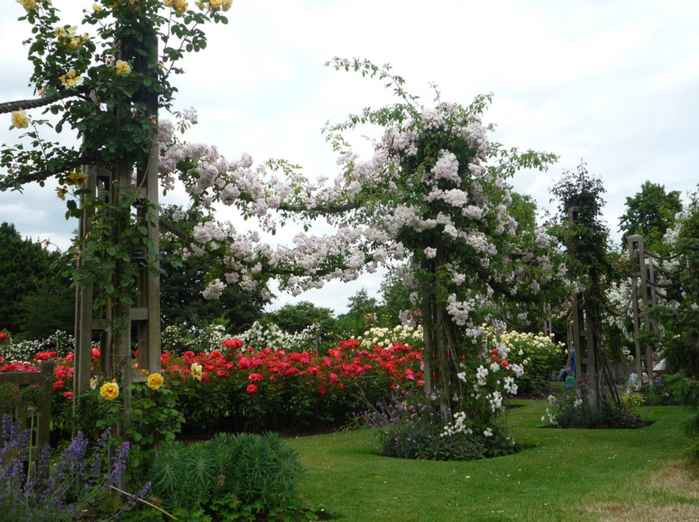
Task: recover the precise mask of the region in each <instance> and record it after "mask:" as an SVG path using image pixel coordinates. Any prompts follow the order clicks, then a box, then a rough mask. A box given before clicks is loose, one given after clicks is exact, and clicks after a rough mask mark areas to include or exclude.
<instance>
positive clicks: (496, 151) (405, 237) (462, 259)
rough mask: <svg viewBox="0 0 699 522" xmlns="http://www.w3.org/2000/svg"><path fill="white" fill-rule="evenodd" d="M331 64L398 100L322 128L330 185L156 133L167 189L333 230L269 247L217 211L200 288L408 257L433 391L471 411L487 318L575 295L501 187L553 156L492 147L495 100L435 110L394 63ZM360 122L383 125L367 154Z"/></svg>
mask: <svg viewBox="0 0 699 522" xmlns="http://www.w3.org/2000/svg"><path fill="white" fill-rule="evenodd" d="M333 64H334V66H335V67H336V68H344V69H354V70H358V71H362V72H363V73H365V74H369V75H370V76H378V77H379V78H380V79H382V80H385V79H388V80H389V81H390V83H389V85H392V86H393V87H394V88H395V91H396V94H397V95H398V96H399V97H400V98H401V102H400V103H398V104H396V105H394V106H392V107H388V108H385V109H379V110H376V111H372V110H369V109H367V110H366V111H364V112H363V113H362V114H361V115H354V116H350V118H349V120H348V121H347V122H345V123H341V124H338V125H335V126H329V127H327V128H326V132H327V135H328V139H329V141H331V143H332V144H333V147H334V148H335V150H336V151H337V152H338V153H339V160H338V164H339V165H340V167H341V173H340V174H339V175H338V176H337V177H336V178H335V179H334V181H333V182H332V183H327V181H326V180H319V181H317V182H311V181H310V180H309V179H308V178H306V177H304V176H303V175H302V174H301V172H300V169H299V168H298V167H296V166H294V165H290V164H288V163H286V162H282V161H271V162H268V163H267V164H260V165H257V166H254V164H253V161H252V159H251V158H250V157H249V156H247V155H243V157H242V158H241V159H240V160H238V161H232V162H228V161H226V160H225V159H223V158H222V157H221V156H220V154H219V153H218V151H217V150H216V149H215V148H213V147H207V146H204V145H196V144H188V143H185V142H181V141H179V140H178V139H176V138H175V134H174V132H173V130H174V127H173V126H172V125H171V124H164V125H163V128H161V133H160V136H161V138H163V139H164V140H165V137H166V136H167V137H168V138H171V139H170V140H169V141H167V143H164V144H163V145H164V146H163V147H162V149H161V150H162V154H163V156H162V158H161V163H160V168H161V176H162V179H163V180H164V184H165V185H166V186H169V187H172V186H174V183H175V180H180V181H181V182H182V183H183V184H184V186H185V187H186V189H187V191H188V192H189V193H190V195H191V197H192V201H193V202H194V204H195V205H198V206H199V207H201V208H202V209H209V210H210V209H211V208H212V205H213V204H214V203H222V204H223V205H227V206H235V207H237V208H238V209H239V210H240V212H241V213H242V215H243V216H244V217H246V218H257V219H258V220H259V223H260V226H261V228H262V229H263V230H264V231H267V232H272V233H274V232H276V230H278V228H279V227H281V226H283V225H284V224H285V223H287V222H289V221H296V222H298V223H301V224H303V225H304V227H305V229H306V230H308V228H309V227H310V226H312V223H313V220H314V219H316V218H319V217H322V218H325V219H327V221H328V222H329V223H330V224H331V225H333V226H334V227H335V230H336V232H335V234H333V235H325V236H312V235H309V234H307V233H300V234H298V235H297V236H296V237H294V239H293V245H291V246H280V247H277V248H271V247H270V246H269V245H265V244H261V243H260V242H259V236H258V234H256V233H247V234H238V233H236V231H235V229H234V227H233V226H232V225H231V224H229V223H228V224H220V223H217V222H216V221H215V219H214V218H213V213H211V214H210V218H208V220H207V221H205V222H204V223H201V224H199V225H197V226H195V227H194V228H193V230H192V231H191V233H192V236H193V238H194V241H192V242H191V243H189V244H188V245H185V246H183V250H182V252H183V253H185V254H192V253H193V254H195V255H212V256H214V257H215V258H216V259H217V260H218V268H217V270H216V271H215V272H214V273H212V274H211V276H210V277H211V280H210V283H209V287H208V288H207V290H206V292H205V293H206V295H207V296H208V297H212V298H215V297H217V296H218V295H220V292H221V291H222V289H223V288H224V287H225V285H227V284H239V285H241V286H242V287H243V288H244V289H250V288H253V287H254V286H255V285H258V284H265V283H266V281H267V278H268V277H277V278H278V279H279V280H280V284H281V287H282V289H286V290H289V291H291V292H292V293H294V294H296V293H300V292H302V291H304V290H307V289H309V288H318V287H320V286H322V285H323V284H324V282H326V281H328V280H331V279H340V280H352V279H355V278H356V277H357V276H358V274H359V273H360V272H361V271H363V270H366V271H372V270H374V269H375V268H376V267H377V266H379V265H381V264H391V263H401V262H403V263H404V264H403V265H401V267H400V273H401V274H402V278H403V282H404V284H405V285H406V286H409V287H411V288H414V293H413V296H412V298H413V300H414V303H415V304H416V305H417V306H420V307H421V309H422V316H423V318H424V320H425V328H424V332H425V333H424V341H425V347H426V348H425V377H426V379H425V380H426V388H427V391H428V392H430V391H432V389H438V390H439V391H440V392H441V393H440V397H441V403H442V406H443V407H444V410H445V411H446V409H447V408H448V407H452V409H453V407H455V406H456V407H458V408H460V409H464V408H467V406H466V404H467V403H468V401H469V400H470V399H474V398H475V396H476V395H478V393H477V390H478V388H477V381H474V382H473V383H471V382H469V380H468V378H467V377H465V376H466V375H473V374H475V373H476V372H475V369H476V367H477V366H480V367H481V368H482V369H484V367H483V366H482V364H483V363H484V360H483V355H484V354H483V353H482V343H481V342H480V341H479V338H480V337H481V336H483V334H484V329H483V328H482V326H481V325H483V324H484V323H489V324H493V325H496V326H498V327H500V328H501V329H503V328H504V322H503V321H504V320H506V319H510V320H515V321H516V320H519V321H524V320H536V319H537V318H540V317H542V316H543V314H544V304H548V305H549V307H550V308H549V310H553V309H555V308H556V306H557V305H559V304H560V303H562V302H563V301H565V300H567V299H568V297H569V295H570V289H569V287H568V283H567V282H566V280H565V274H566V269H565V265H564V261H565V256H564V254H563V253H562V251H561V250H560V248H559V245H558V243H557V241H556V240H555V239H554V238H553V237H551V236H549V235H548V234H547V233H546V232H545V231H544V230H534V229H531V230H527V229H522V228H520V227H518V223H517V221H516V220H515V219H514V218H513V217H512V214H511V213H510V209H511V206H512V202H513V199H512V194H511V189H510V187H509V186H508V185H507V183H506V180H507V179H508V178H509V177H511V176H512V175H513V174H514V173H515V172H516V171H517V170H518V169H520V168H539V169H545V168H546V167H547V166H548V165H549V164H551V163H552V162H553V161H555V159H556V157H555V156H554V155H553V154H541V153H536V152H533V151H527V152H525V153H520V152H519V151H517V150H516V149H509V150H508V149H505V148H504V147H503V146H501V145H500V144H497V143H491V142H490V141H489V139H488V137H487V131H489V130H490V127H488V126H484V125H483V124H482V121H481V117H482V114H483V112H484V110H485V108H486V107H487V106H488V104H489V103H490V97H489V96H480V97H478V98H476V100H475V101H474V102H473V103H472V104H471V105H470V106H468V107H462V106H460V105H457V104H449V103H442V102H441V101H440V100H439V99H438V100H437V105H436V107H435V108H434V109H427V108H424V107H422V106H421V105H419V104H418V103H417V100H416V99H415V98H414V97H411V96H410V95H409V94H407V93H406V92H405V91H404V89H403V80H402V78H400V77H399V76H395V75H392V74H390V73H389V72H388V71H389V68H388V66H384V68H379V67H377V66H375V65H373V64H371V63H370V62H360V61H356V60H355V61H347V60H340V59H336V60H335V61H334V62H333ZM363 123H369V124H376V125H379V126H381V127H383V134H382V136H381V139H380V140H378V141H377V142H376V144H375V147H374V153H373V156H372V158H370V159H369V160H368V161H360V160H359V158H358V157H357V155H356V154H355V153H354V152H353V151H352V150H351V148H350V147H349V146H348V144H347V142H346V140H345V139H344V138H343V132H344V131H346V130H348V129H353V128H355V127H356V126H357V125H358V124H363ZM278 173H280V174H281V176H279V175H278ZM406 261H407V263H405V262H406ZM549 313H550V312H549ZM494 348H495V350H496V352H495V356H496V358H497V364H496V366H498V368H501V369H502V370H503V371H506V372H511V373H519V372H521V371H522V370H521V368H516V367H512V366H511V365H509V364H508V363H507V359H506V357H507V350H506V348H505V346H504V345H502V344H497V345H496V346H495V347H494ZM489 355H491V356H492V355H493V354H489ZM487 362H488V364H492V361H490V360H488V361H487ZM465 368H468V369H469V370H470V371H469V372H465V371H464V369H465ZM485 371H486V373H487V369H486V370H485ZM481 373H482V372H481ZM459 375H460V376H461V377H459ZM432 376H435V377H436V379H437V382H432ZM464 379H466V384H464ZM474 386H475V391H474ZM479 399H480V397H479ZM490 399H492V397H491V398H490ZM454 411H456V410H454Z"/></svg>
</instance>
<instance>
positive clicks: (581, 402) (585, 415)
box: [541, 385, 646, 429]
mask: <svg viewBox="0 0 699 522" xmlns="http://www.w3.org/2000/svg"><path fill="white" fill-rule="evenodd" d="M610 393H611V392H610V391H609V390H606V389H605V390H601V391H600V392H599V396H598V397H597V399H593V396H592V394H591V393H590V390H589V388H588V387H587V386H585V385H583V386H582V387H581V392H580V394H578V391H577V389H576V390H563V392H559V393H557V392H555V391H554V390H552V392H551V393H550V394H549V395H548V397H547V400H548V402H549V405H550V406H549V407H548V408H547V409H546V414H547V416H548V420H549V422H551V425H552V426H553V427H556V428H574V429H600V428H612V429H626V428H641V427H643V426H645V425H646V424H645V422H644V421H643V419H642V418H641V416H640V415H639V414H638V413H636V412H635V407H636V406H640V405H641V404H643V396H642V395H641V394H640V393H638V392H636V391H634V390H631V389H626V390H623V389H617V390H616V393H617V394H618V395H619V398H620V401H619V402H618V403H617V402H616V401H615V400H614V399H613V398H612V397H611V396H610ZM541 420H542V421H544V420H546V417H542V418H541Z"/></svg>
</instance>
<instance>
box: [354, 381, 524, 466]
mask: <svg viewBox="0 0 699 522" xmlns="http://www.w3.org/2000/svg"><path fill="white" fill-rule="evenodd" d="M418 401H420V402H418ZM431 403H432V401H430V400H429V399H428V398H426V397H425V396H424V395H420V396H419V397H413V396H411V395H410V394H409V393H408V392H403V393H400V394H398V395H393V396H392V398H391V400H390V401H387V402H382V403H379V405H378V407H377V408H375V409H374V408H372V409H371V410H369V411H367V412H365V413H364V414H363V419H364V421H365V422H366V423H367V424H368V425H369V427H370V428H371V429H372V437H373V440H372V442H375V443H377V444H378V446H379V451H378V452H379V455H382V456H385V457H396V458H402V459H420V460H478V459H482V458H488V457H499V456H502V455H508V454H511V453H515V452H517V451H519V447H518V446H517V445H516V444H515V443H514V440H513V439H512V437H511V435H510V434H509V433H508V432H507V430H506V429H505V428H504V423H503V422H502V419H499V422H495V423H488V424H485V425H480V426H477V425H474V424H473V423H472V422H471V421H469V420H467V418H466V415H465V414H463V413H460V412H456V413H455V414H453V415H452V412H451V410H447V422H445V420H444V419H443V416H442V414H441V412H440V410H439V408H438V407H436V406H434V405H433V404H431Z"/></svg>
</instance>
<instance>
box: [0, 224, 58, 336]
mask: <svg viewBox="0 0 699 522" xmlns="http://www.w3.org/2000/svg"><path fill="white" fill-rule="evenodd" d="M51 258H52V255H51V254H50V253H49V252H48V250H46V249H45V248H44V247H43V246H42V245H41V244H40V243H35V242H33V241H32V240H31V239H22V237H21V236H20V235H19V233H18V232H17V230H16V229H15V226H14V225H13V224H11V223H6V222H5V223H2V224H0V317H2V327H3V329H7V330H8V331H9V332H10V333H12V334H19V333H20V332H23V331H25V328H23V320H24V319H25V316H26V310H25V309H23V308H22V302H23V300H25V299H28V298H31V297H36V296H37V295H38V294H39V293H40V291H41V289H42V288H44V287H45V286H46V285H47V284H49V281H50V280H51V278H52V277H53V276H54V275H55V273H54V272H53V271H52V270H51ZM52 319H53V316H51V315H49V316H48V317H47V320H48V321H51V320H52ZM54 331H55V329H54Z"/></svg>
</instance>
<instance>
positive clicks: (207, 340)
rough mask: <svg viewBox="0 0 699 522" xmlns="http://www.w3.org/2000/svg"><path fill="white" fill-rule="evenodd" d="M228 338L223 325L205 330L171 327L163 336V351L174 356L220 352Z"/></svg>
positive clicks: (213, 325) (216, 325)
mask: <svg viewBox="0 0 699 522" xmlns="http://www.w3.org/2000/svg"><path fill="white" fill-rule="evenodd" d="M225 337H226V328H225V326H223V325H221V324H211V325H207V326H205V327H204V328H196V329H194V328H193V329H188V328H187V327H186V326H184V325H171V326H168V327H167V328H165V329H164V330H163V332H162V334H161V343H162V348H163V351H166V350H167V351H169V352H170V353H172V354H174V355H182V354H183V353H185V352H188V351H192V352H195V353H200V352H211V351H212V350H219V349H220V348H221V342H222V341H223V339H224V338H225Z"/></svg>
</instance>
